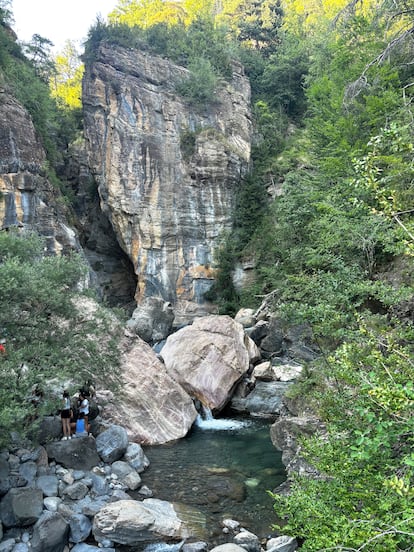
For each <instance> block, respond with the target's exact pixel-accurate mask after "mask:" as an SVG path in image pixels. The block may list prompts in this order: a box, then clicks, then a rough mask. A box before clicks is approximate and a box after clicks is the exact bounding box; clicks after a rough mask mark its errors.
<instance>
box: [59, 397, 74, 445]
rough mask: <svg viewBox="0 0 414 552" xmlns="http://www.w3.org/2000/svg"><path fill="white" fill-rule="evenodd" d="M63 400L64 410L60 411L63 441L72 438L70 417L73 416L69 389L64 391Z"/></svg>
mask: <svg viewBox="0 0 414 552" xmlns="http://www.w3.org/2000/svg"><path fill="white" fill-rule="evenodd" d="M62 402H63V404H62V410H61V411H60V418H61V420H62V429H63V437H62V441H67V440H68V439H71V429H70V418H71V416H72V408H71V404H70V397H69V393H68V392H67V391H63V398H62Z"/></svg>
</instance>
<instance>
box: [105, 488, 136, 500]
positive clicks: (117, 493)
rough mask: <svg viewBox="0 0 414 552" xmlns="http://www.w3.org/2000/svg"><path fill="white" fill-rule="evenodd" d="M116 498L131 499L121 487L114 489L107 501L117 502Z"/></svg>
mask: <svg viewBox="0 0 414 552" xmlns="http://www.w3.org/2000/svg"><path fill="white" fill-rule="evenodd" d="M118 500H131V497H130V496H129V494H128V493H126V492H125V491H122V490H121V489H115V490H114V492H113V493H112V495H111V498H110V500H109V502H118Z"/></svg>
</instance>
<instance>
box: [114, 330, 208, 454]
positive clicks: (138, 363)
mask: <svg viewBox="0 0 414 552" xmlns="http://www.w3.org/2000/svg"><path fill="white" fill-rule="evenodd" d="M120 371H121V381H122V386H121V391H119V392H118V393H117V394H116V395H115V397H114V399H109V400H108V403H106V404H105V405H104V415H105V418H106V419H107V420H109V421H110V422H112V423H114V424H118V425H120V426H122V427H124V428H125V429H126V431H127V432H128V437H129V440H130V441H133V442H137V443H141V444H148V445H159V444H162V443H166V442H168V441H174V440H176V439H180V438H182V437H184V436H185V435H186V434H187V433H188V431H189V429H190V428H191V426H192V424H193V422H194V421H195V419H196V418H197V411H196V409H195V407H194V404H193V401H192V400H191V398H190V397H189V396H188V394H187V393H186V392H185V391H184V389H183V388H182V387H181V385H180V384H179V383H177V382H176V381H174V379H173V378H172V377H171V376H170V375H169V374H168V373H167V371H166V369H165V366H164V365H163V363H162V362H161V361H160V360H159V358H158V357H157V356H156V354H155V353H154V351H153V350H152V349H151V347H150V346H149V345H148V344H147V343H145V342H144V341H143V340H142V339H140V338H138V337H136V338H135V339H133V340H129V342H128V344H127V345H126V346H125V351H124V353H123V355H122V359H121V368H120Z"/></svg>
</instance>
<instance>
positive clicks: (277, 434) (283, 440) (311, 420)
mask: <svg viewBox="0 0 414 552" xmlns="http://www.w3.org/2000/svg"><path fill="white" fill-rule="evenodd" d="M321 431H322V432H323V431H324V427H323V424H322V423H321V421H320V420H318V419H317V418H316V417H312V416H302V417H299V416H282V417H280V418H279V419H278V420H276V421H275V422H274V423H273V424H272V426H271V427H270V438H271V440H272V443H273V445H274V446H275V447H276V448H277V449H278V450H280V451H282V462H283V463H284V465H285V466H286V469H287V471H288V472H297V473H300V474H301V475H311V476H313V477H314V476H316V475H317V471H316V470H315V468H313V467H312V466H311V465H309V464H308V463H307V462H305V461H304V460H303V459H302V458H301V457H300V446H299V443H298V438H299V437H301V436H304V435H305V436H310V435H312V434H314V433H316V432H321Z"/></svg>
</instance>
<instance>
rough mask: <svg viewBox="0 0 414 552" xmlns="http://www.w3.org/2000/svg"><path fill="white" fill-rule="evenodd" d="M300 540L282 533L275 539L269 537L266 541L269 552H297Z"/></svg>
mask: <svg viewBox="0 0 414 552" xmlns="http://www.w3.org/2000/svg"><path fill="white" fill-rule="evenodd" d="M297 547H298V542H297V540H296V539H295V538H294V537H288V536H287V535H282V536H280V537H276V538H274V539H269V540H268V541H267V543H266V550H267V552H295V550H297Z"/></svg>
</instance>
